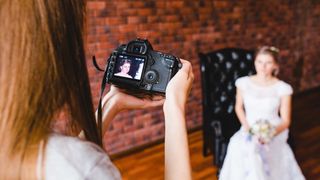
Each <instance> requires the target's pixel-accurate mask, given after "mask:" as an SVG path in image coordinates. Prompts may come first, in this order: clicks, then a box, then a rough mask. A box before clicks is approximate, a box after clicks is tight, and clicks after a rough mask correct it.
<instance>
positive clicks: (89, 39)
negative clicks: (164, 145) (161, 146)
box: [57, 0, 320, 153]
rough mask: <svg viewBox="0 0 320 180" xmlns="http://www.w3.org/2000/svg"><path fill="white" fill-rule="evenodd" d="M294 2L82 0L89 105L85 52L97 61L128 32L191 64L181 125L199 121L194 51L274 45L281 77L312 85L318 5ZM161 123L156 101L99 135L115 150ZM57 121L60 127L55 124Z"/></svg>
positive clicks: (94, 75)
mask: <svg viewBox="0 0 320 180" xmlns="http://www.w3.org/2000/svg"><path fill="white" fill-rule="evenodd" d="M298 5H299V6H292V5H291V4H289V1H288V2H287V1H286V2H282V3H279V2H278V1H276V0H270V1H268V2H264V1H261V2H256V1H248V0H246V1H225V0H219V1H209V0H204V1H193V0H186V1H182V0H173V1H119V2H118V1H102V0H88V3H87V6H88V8H87V24H86V26H87V30H86V31H87V32H86V37H85V38H86V49H87V54H88V55H87V61H88V62H87V64H88V72H89V77H90V82H91V85H90V87H91V91H92V95H93V101H94V104H95V107H96V105H97V102H98V100H99V97H98V96H99V90H100V83H101V78H102V75H101V73H99V72H97V71H96V70H95V69H94V67H93V66H92V62H91V57H90V54H95V55H96V57H97V61H98V63H99V64H102V65H105V59H106V57H108V56H109V54H110V52H111V51H112V50H113V49H114V48H115V47H117V46H118V45H120V44H121V43H127V42H128V41H129V40H131V39H134V38H136V37H142V38H148V39H149V40H150V42H151V43H152V45H153V48H154V49H156V50H159V51H162V52H167V53H172V54H174V55H176V56H179V57H182V58H184V59H187V60H190V61H191V63H192V64H193V71H194V74H195V80H194V85H193V89H192V92H191V95H190V97H189V98H188V104H187V107H186V108H187V109H188V111H187V113H186V115H187V126H188V128H192V127H196V126H199V125H201V122H202V107H201V106H202V103H201V101H202V92H201V78H200V69H199V58H198V53H199V52H203V53H206V52H210V51H212V50H217V49H220V48H225V47H231V46H233V47H241V48H245V49H253V48H256V47H258V46H260V45H265V44H267V45H275V46H277V47H279V48H280V49H281V61H280V66H281V67H280V68H281V74H280V78H281V79H284V80H286V81H287V82H288V83H290V84H292V85H293V86H294V88H295V90H296V89H297V91H300V90H306V89H309V88H312V87H316V86H319V85H320V67H319V66H320V65H319V62H318V57H319V56H320V53H319V51H318V49H317V47H319V45H320V43H319V42H320V37H318V31H319V28H320V25H319V23H318V22H319V19H320V6H318V5H314V4H312V3H309V2H308V1H307V0H301V1H299V4H298ZM275 7H276V8H275ZM298 7H305V8H298ZM295 8H297V9H295ZM279 12H281V13H279ZM301 56H302V57H303V58H304V64H303V67H301V69H302V72H303V73H302V75H301V77H297V76H296V75H295V73H294V69H296V68H297V62H298V58H300V57H301ZM163 125H164V121H163V112H162V108H161V107H160V108H153V109H151V110H149V109H148V110H139V111H130V112H122V113H120V114H119V115H118V116H117V117H116V118H115V119H114V120H113V121H112V123H111V125H110V129H109V131H108V133H107V134H109V135H106V136H105V137H104V142H105V143H106V144H107V145H106V149H107V151H108V152H109V153H115V152H120V151H124V150H126V149H129V148H132V147H136V146H139V145H142V144H145V143H149V142H152V141H154V140H156V139H159V138H163V135H164V128H163ZM57 126H58V127H59V128H61V129H62V130H63V131H66V130H65V129H64V128H65V127H64V125H63V123H58V125H57Z"/></svg>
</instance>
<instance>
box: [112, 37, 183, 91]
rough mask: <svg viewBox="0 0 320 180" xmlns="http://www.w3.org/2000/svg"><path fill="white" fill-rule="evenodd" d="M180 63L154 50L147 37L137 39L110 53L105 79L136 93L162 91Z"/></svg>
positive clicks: (175, 58)
mask: <svg viewBox="0 0 320 180" xmlns="http://www.w3.org/2000/svg"><path fill="white" fill-rule="evenodd" d="M181 66H182V64H181V62H180V60H179V58H177V57H174V56H172V55H169V54H165V53H162V52H159V51H155V50H153V48H152V46H151V44H150V42H149V41H148V40H146V39H136V40H132V41H130V42H129V43H128V44H124V45H121V46H119V47H118V48H116V49H115V50H114V51H113V52H112V53H111V55H110V57H109V60H108V63H107V68H106V82H107V83H109V84H114V85H116V86H117V87H120V88H122V89H125V90H127V91H129V92H130V91H131V92H134V93H135V94H137V93H142V94H149V95H150V94H151V95H152V94H164V93H165V91H166V87H167V84H168V82H169V81H170V79H171V78H172V77H173V76H174V75H175V74H176V73H177V72H178V70H179V68H181Z"/></svg>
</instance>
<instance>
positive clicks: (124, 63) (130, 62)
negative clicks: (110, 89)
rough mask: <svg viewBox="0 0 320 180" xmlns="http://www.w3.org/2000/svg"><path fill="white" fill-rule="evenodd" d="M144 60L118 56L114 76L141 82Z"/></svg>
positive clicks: (135, 57) (129, 56) (136, 57)
mask: <svg viewBox="0 0 320 180" xmlns="http://www.w3.org/2000/svg"><path fill="white" fill-rule="evenodd" d="M144 62H145V58H143V57H138V56H131V55H123V54H120V55H119V56H118V57H117V59H116V64H115V69H114V72H115V73H114V76H117V77H122V78H127V79H134V80H139V81H140V80H141V75H142V71H143V67H144Z"/></svg>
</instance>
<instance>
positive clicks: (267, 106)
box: [219, 76, 305, 180]
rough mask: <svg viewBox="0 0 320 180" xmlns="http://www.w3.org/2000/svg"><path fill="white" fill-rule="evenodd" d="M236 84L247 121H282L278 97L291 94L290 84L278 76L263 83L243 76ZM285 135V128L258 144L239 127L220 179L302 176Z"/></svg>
mask: <svg viewBox="0 0 320 180" xmlns="http://www.w3.org/2000/svg"><path fill="white" fill-rule="evenodd" d="M236 87H237V88H239V89H240V90H241V93H242V96H243V102H244V108H245V113H246V119H247V121H248V123H249V125H252V124H254V123H255V121H257V120H259V119H263V120H268V121H269V122H270V123H271V124H272V125H277V124H279V123H281V118H280V117H279V107H280V99H281V97H282V96H285V95H291V94H292V88H291V86H290V85H289V84H287V83H285V82H283V81H280V80H279V81H278V82H276V83H275V84H273V85H270V86H267V87H262V86H259V85H257V84H255V83H254V82H253V81H252V80H251V79H250V78H249V77H248V76H246V77H242V78H239V79H238V80H237V81H236ZM287 138H288V130H285V131H283V132H282V133H280V134H279V135H277V136H276V137H274V138H273V139H272V141H271V142H270V143H268V144H267V145H261V144H259V143H257V141H255V140H254V139H253V138H250V136H249V134H248V133H247V132H245V131H244V129H243V128H241V129H240V130H239V131H238V132H236V133H235V134H234V135H233V136H232V137H231V139H230V142H229V145H228V150H227V154H226V157H225V160H224V163H223V166H222V169H221V171H220V176H219V179H220V180H304V179H305V178H304V176H303V174H302V172H301V170H300V167H299V166H298V164H297V162H296V160H295V157H294V154H293V152H292V150H291V149H290V147H289V145H288V143H287Z"/></svg>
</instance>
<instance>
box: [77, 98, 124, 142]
mask: <svg viewBox="0 0 320 180" xmlns="http://www.w3.org/2000/svg"><path fill="white" fill-rule="evenodd" d="M119 111H120V110H118V107H117V104H116V102H115V100H113V99H111V95H109V94H107V95H106V96H105V97H104V98H103V100H102V135H104V134H105V132H106V131H107V129H108V127H109V124H110V122H111V121H112V119H113V118H114V117H115V116H116V115H117V113H118V112H119ZM95 116H96V119H97V118H98V111H96V112H95ZM79 137H80V138H81V139H85V135H84V132H83V131H81V132H80V133H79Z"/></svg>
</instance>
